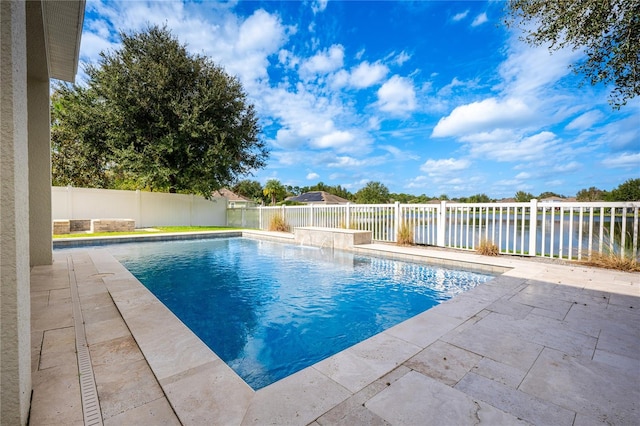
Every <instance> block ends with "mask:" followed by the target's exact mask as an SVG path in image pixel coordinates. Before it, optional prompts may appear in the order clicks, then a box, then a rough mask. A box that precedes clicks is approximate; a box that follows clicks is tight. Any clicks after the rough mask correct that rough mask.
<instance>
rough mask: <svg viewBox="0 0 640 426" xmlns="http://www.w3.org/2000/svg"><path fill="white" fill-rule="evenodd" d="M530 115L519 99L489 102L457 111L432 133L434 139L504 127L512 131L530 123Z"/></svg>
mask: <svg viewBox="0 0 640 426" xmlns="http://www.w3.org/2000/svg"><path fill="white" fill-rule="evenodd" d="M532 114H533V112H532V111H531V109H530V108H529V106H528V105H527V104H526V103H525V102H523V101H522V100H521V99H517V98H509V99H505V100H499V99H496V98H488V99H485V100H483V101H479V102H473V103H470V104H467V105H462V106H459V107H456V108H455V109H454V110H453V111H452V112H451V114H449V116H447V117H443V118H441V119H440V121H438V124H437V125H436V127H435V128H434V129H433V133H432V136H433V137H447V136H461V135H466V134H469V133H476V132H482V131H487V130H492V129H496V128H500V127H503V126H509V127H515V126H518V125H519V124H523V123H524V122H526V121H527V120H529V119H530V117H531V116H532Z"/></svg>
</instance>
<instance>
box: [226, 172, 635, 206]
mask: <svg viewBox="0 0 640 426" xmlns="http://www.w3.org/2000/svg"><path fill="white" fill-rule="evenodd" d="M231 190H232V191H233V192H235V193H236V194H239V195H242V196H245V197H247V198H249V199H251V200H254V201H255V202H257V203H261V204H262V203H263V204H265V205H268V204H271V205H275V204H279V203H286V204H293V203H291V202H288V201H285V200H286V199H287V198H289V197H294V196H297V195H300V194H304V193H306V192H312V191H325V192H328V193H329V194H333V195H337V196H338V197H342V198H344V199H346V200H349V201H351V202H353V203H357V204H385V203H393V202H396V201H398V202H400V203H402V204H426V203H429V202H434V201H442V200H445V201H454V202H458V203H491V202H496V201H502V199H494V198H490V197H489V196H488V195H487V194H484V193H481V194H474V195H471V196H469V197H457V198H449V197H448V196H447V195H446V194H441V195H439V196H434V197H430V196H428V195H425V194H421V195H413V194H405V193H393V192H389V189H388V188H387V187H386V186H385V185H384V184H382V183H380V182H368V183H367V184H366V185H365V186H364V187H363V188H361V189H360V190H358V191H357V192H355V193H352V192H350V191H349V190H347V189H346V188H344V187H342V186H340V185H336V186H331V185H327V184H325V183H323V182H318V183H317V184H315V185H312V186H291V185H283V184H282V183H281V182H280V181H279V180H277V179H270V180H268V181H267V182H266V184H265V185H264V187H263V186H262V185H261V184H260V182H258V181H257V180H241V181H239V182H237V183H236V184H235V185H234V186H233V187H231ZM550 197H556V198H564V199H566V198H568V197H567V196H565V195H561V194H557V193H555V192H550V191H545V192H542V193H540V194H538V195H537V196H536V195H533V194H531V193H530V192H525V191H518V192H516V193H515V195H514V197H513V200H514V201H516V202H521V203H522V202H529V201H531V200H532V199H533V198H536V199H538V200H544V199H546V198H550ZM576 200H577V201H640V178H636V179H628V180H627V181H625V182H624V183H621V184H620V185H618V186H617V187H616V188H614V189H612V190H610V191H606V190H601V189H598V188H596V187H593V186H592V187H590V188H587V189H581V190H580V191H578V193H577V194H576Z"/></svg>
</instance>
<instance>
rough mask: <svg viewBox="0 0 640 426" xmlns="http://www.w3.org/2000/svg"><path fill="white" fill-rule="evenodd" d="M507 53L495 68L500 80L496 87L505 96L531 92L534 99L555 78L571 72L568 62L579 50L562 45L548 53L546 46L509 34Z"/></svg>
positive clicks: (577, 55) (538, 96) (572, 59)
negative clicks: (534, 44) (535, 45)
mask: <svg viewBox="0 0 640 426" xmlns="http://www.w3.org/2000/svg"><path fill="white" fill-rule="evenodd" d="M507 54H508V57H507V59H506V60H505V61H504V62H502V63H501V64H500V66H499V68H498V72H499V73H500V76H501V77H502V79H503V83H502V84H501V85H499V86H497V87H496V88H498V89H501V90H503V93H504V94H506V95H509V96H517V97H523V96H531V97H533V98H537V99H544V98H548V97H550V96H549V94H547V96H540V92H541V90H545V91H546V90H549V89H550V88H551V87H552V85H553V84H554V83H556V82H557V81H558V80H559V79H561V78H562V77H564V76H566V75H567V74H569V73H571V70H570V69H569V65H570V64H572V63H574V62H575V61H576V60H577V59H578V58H579V57H580V56H581V55H582V53H581V52H580V51H579V50H576V51H574V50H572V49H562V50H558V51H555V52H554V53H553V54H551V53H549V50H548V48H547V46H538V47H531V46H529V45H527V44H525V43H523V42H522V41H520V40H519V38H518V34H513V35H512V38H511V40H510V44H509V47H508V50H507Z"/></svg>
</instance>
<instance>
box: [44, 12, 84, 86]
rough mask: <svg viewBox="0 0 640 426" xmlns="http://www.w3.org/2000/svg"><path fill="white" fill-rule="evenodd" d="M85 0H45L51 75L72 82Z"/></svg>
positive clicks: (77, 55) (46, 36) (48, 59)
mask: <svg viewBox="0 0 640 426" xmlns="http://www.w3.org/2000/svg"><path fill="white" fill-rule="evenodd" d="M84 9H85V0H78V1H43V2H42V11H43V12H42V13H43V19H44V22H43V24H44V33H45V43H46V47H47V63H48V65H49V77H51V78H55V79H58V80H64V81H69V82H73V81H74V80H75V77H76V74H77V72H78V59H79V56H80V40H81V38H82V24H83V22H84Z"/></svg>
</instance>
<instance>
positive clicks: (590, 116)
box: [564, 110, 604, 130]
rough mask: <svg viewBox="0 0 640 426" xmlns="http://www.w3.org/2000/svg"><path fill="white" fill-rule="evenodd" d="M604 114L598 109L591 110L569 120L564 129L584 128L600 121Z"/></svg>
mask: <svg viewBox="0 0 640 426" xmlns="http://www.w3.org/2000/svg"><path fill="white" fill-rule="evenodd" d="M603 117H604V115H603V114H602V113H601V112H600V111H598V110H591V111H588V112H585V113H584V114H582V115H580V116H578V117H576V118H574V119H573V120H571V122H570V123H569V124H567V125H566V126H565V128H564V129H565V130H586V129H588V128H590V127H592V126H593V125H594V124H595V123H597V122H598V121H600V120H601V119H602V118H603Z"/></svg>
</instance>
